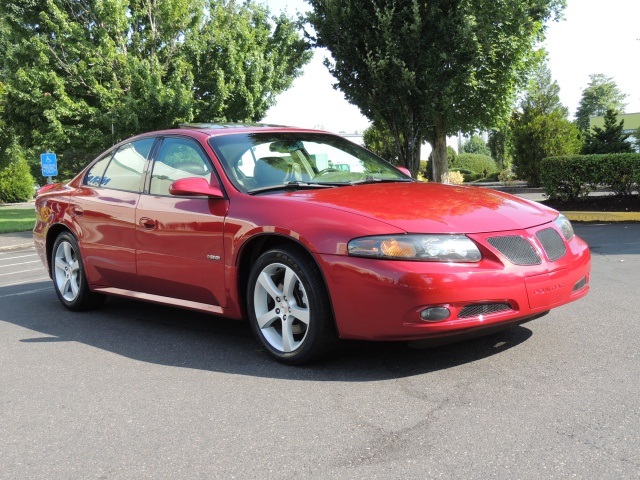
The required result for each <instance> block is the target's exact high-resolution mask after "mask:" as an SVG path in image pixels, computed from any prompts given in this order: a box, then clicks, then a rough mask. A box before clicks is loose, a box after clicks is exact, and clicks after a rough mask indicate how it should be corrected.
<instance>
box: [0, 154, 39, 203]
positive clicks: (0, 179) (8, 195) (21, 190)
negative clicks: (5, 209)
mask: <svg viewBox="0 0 640 480" xmlns="http://www.w3.org/2000/svg"><path fill="white" fill-rule="evenodd" d="M33 186H34V182H33V177H32V176H31V172H30V171H29V165H28V164H27V161H26V160H25V159H24V158H22V157H17V158H16V159H14V160H13V161H12V162H11V163H9V164H8V165H7V166H6V167H4V168H3V169H2V170H0V201H1V202H5V203H17V202H26V201H27V200H29V199H30V198H31V197H32V196H33Z"/></svg>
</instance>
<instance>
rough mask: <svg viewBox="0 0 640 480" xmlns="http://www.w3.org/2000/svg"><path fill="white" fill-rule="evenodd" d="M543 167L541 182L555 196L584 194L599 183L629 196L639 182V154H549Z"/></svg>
mask: <svg viewBox="0 0 640 480" xmlns="http://www.w3.org/2000/svg"><path fill="white" fill-rule="evenodd" d="M540 167H541V169H540V170H541V172H540V173H541V175H540V180H541V184H542V186H543V188H544V190H545V193H546V194H547V195H548V196H549V197H550V198H552V199H559V200H573V199H575V198H579V197H584V196H587V195H588V194H589V192H590V191H592V190H593V189H594V188H595V187H596V186H597V185H604V186H606V187H609V188H610V189H611V190H612V191H613V192H614V193H615V194H616V195H618V196H628V195H631V194H632V193H633V192H634V191H638V188H639V185H640V154H637V153H612V154H604V155H568V156H563V157H548V158H545V159H543V160H542V162H541V163H540Z"/></svg>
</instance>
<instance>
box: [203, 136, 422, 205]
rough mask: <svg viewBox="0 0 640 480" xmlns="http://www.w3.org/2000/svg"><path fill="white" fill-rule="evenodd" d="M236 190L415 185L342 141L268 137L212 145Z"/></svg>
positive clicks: (221, 140) (216, 140) (220, 138)
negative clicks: (383, 183)
mask: <svg viewBox="0 0 640 480" xmlns="http://www.w3.org/2000/svg"><path fill="white" fill-rule="evenodd" d="M209 144H210V145H211V148H213V150H214V151H215V153H216V155H217V156H218V158H219V159H220V161H221V163H222V165H223V167H224V169H225V172H226V174H227V176H228V177H229V179H230V180H231V181H232V182H233V184H234V185H235V186H236V187H237V188H238V189H239V190H240V191H243V192H246V193H252V192H256V191H260V190H265V189H270V187H278V186H283V185H292V184H312V185H317V186H324V185H326V186H337V185H352V184H354V183H363V182H368V181H372V182H374V181H410V179H409V177H407V176H406V175H404V174H403V173H402V172H400V171H399V170H397V169H395V168H394V167H393V166H391V165H390V164H389V163H387V162H386V161H384V160H382V159H381V158H380V157H377V156H376V155H374V154H373V153H371V152H369V151H368V150H365V149H364V148H362V147H359V146H358V145H356V144H354V143H351V142H349V141H348V140H345V139H344V138H342V137H338V136H335V135H329V134H323V133H304V132H268V133H267V132H265V133H249V134H235V135H225V136H215V137H211V138H210V139H209Z"/></svg>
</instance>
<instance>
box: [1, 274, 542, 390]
mask: <svg viewBox="0 0 640 480" xmlns="http://www.w3.org/2000/svg"><path fill="white" fill-rule="evenodd" d="M48 286H51V284H50V282H37V283H32V284H28V285H23V286H22V287H23V290H24V291H29V292H31V293H29V294H24V295H21V294H20V292H19V291H17V290H16V289H15V287H13V288H12V291H13V293H11V296H10V297H6V296H5V297H3V308H2V312H1V313H0V320H3V321H5V322H8V323H12V324H15V325H18V326H20V327H23V328H25V329H28V330H31V331H32V332H33V333H27V335H26V336H25V337H24V338H23V339H22V340H21V342H24V343H27V344H31V345H33V347H34V348H46V345H47V344H49V343H56V342H79V343H82V344H85V345H90V346H92V347H95V348H99V349H102V350H105V351H109V352H112V353H115V354H117V355H122V356H124V357H128V358H132V359H135V360H139V361H143V362H150V363H154V364H158V365H168V366H173V367H182V368H189V369H200V370H208V371H216V372H224V373H233V374H236V375H247V376H256V377H268V378H280V379H291V380H313V381H341V382H368V381H376V380H383V379H389V378H402V377H408V376H413V375H419V374H424V373H428V372H434V371H438V370H442V369H447V368H451V367H455V366H458V365H462V364H465V363H470V362H474V361H477V360H480V359H483V358H486V357H489V356H492V355H495V354H499V353H500V352H503V351H505V350H508V349H510V348H512V347H515V346H517V345H519V344H520V343H522V342H524V341H526V340H527V339H528V338H529V337H530V336H531V334H532V333H531V331H530V330H529V329H527V328H524V327H522V326H515V327H511V328H509V329H507V330H503V331H501V332H499V333H495V334H492V335H489V336H485V337H481V338H478V339H474V340H467V341H465V342H462V343H456V344H452V345H448V346H441V347H434V348H429V349H416V348H410V347H409V345H408V344H407V343H404V342H356V341H345V342H341V345H340V347H339V348H338V350H337V351H336V352H335V353H333V354H332V355H331V356H330V357H329V358H328V359H326V360H324V361H323V362H320V363H316V364H312V365H309V366H304V367H289V366H284V365H281V364H279V363H277V362H275V361H274V360H272V359H271V357H269V356H268V355H267V354H266V353H265V352H264V351H263V350H262V349H261V348H260V346H259V345H258V343H257V341H256V340H255V339H254V338H253V336H252V334H251V331H250V328H249V326H248V324H247V323H246V322H238V321H233V320H227V319H224V318H219V317H212V316H209V315H205V314H201V313H196V312H191V311H186V310H181V309H174V308H170V307H165V306H160V305H154V304H148V303H143V302H136V301H133V300H127V299H120V298H110V299H109V300H108V301H107V303H106V304H105V305H104V306H103V307H102V308H101V309H99V310H95V311H90V312H82V313H74V312H69V311H67V310H66V309H65V308H64V307H63V306H62V305H61V304H60V303H59V302H58V299H57V297H56V295H55V293H54V291H53V288H47V287H48ZM5 290H7V289H4V288H0V297H2V296H3V294H5V295H6V293H7V292H5ZM9 300H11V301H9Z"/></svg>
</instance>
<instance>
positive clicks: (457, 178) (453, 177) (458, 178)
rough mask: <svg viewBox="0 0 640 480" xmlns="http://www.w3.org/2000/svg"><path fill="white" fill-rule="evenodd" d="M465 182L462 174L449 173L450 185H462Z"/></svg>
mask: <svg viewBox="0 0 640 480" xmlns="http://www.w3.org/2000/svg"><path fill="white" fill-rule="evenodd" d="M463 182H464V177H463V175H462V174H461V173H460V172H453V171H449V183H451V184H453V185H461V184H462V183H463Z"/></svg>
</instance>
